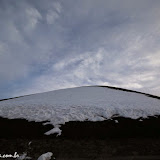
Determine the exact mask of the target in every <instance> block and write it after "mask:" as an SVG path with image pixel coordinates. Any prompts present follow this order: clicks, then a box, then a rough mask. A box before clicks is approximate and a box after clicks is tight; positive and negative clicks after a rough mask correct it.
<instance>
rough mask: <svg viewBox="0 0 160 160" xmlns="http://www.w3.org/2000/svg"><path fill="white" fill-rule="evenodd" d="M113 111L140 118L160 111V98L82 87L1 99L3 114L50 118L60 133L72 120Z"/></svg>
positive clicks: (101, 116)
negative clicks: (62, 127)
mask: <svg viewBox="0 0 160 160" xmlns="http://www.w3.org/2000/svg"><path fill="white" fill-rule="evenodd" d="M114 115H119V116H122V117H130V118H132V119H137V118H140V117H143V118H147V117H148V116H154V115H160V100H158V99H155V98H151V97H148V96H145V95H143V94H139V93H134V92H126V91H122V90H115V89H111V88H107V87H96V86H95V87H94V86H93V87H91V86H90V87H79V88H70V89H62V90H56V91H51V92H45V93H39V94H35V95H29V96H24V97H20V98H16V99H10V100H5V101H1V102H0V116H1V117H5V118H9V119H15V118H24V119H27V120H28V121H36V122H42V121H47V120H48V121H49V122H47V124H48V123H49V124H52V125H53V126H54V128H53V129H52V130H50V131H48V132H46V133H45V134H47V135H48V134H52V133H58V134H59V135H60V134H61V130H60V129H59V127H60V125H61V124H65V122H69V121H86V120H88V121H103V120H105V119H110V118H112V117H113V116H114Z"/></svg>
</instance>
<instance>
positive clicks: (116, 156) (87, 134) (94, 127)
mask: <svg viewBox="0 0 160 160" xmlns="http://www.w3.org/2000/svg"><path fill="white" fill-rule="evenodd" d="M115 120H117V121H118V123H115ZM117 121H116V122H117ZM0 127H1V130H0V153H1V154H3V153H14V152H18V153H19V154H20V153H23V152H27V154H28V156H30V157H32V158H33V159H34V160H36V159H37V158H38V156H39V155H41V154H43V153H45V152H48V151H51V152H53V153H54V157H55V158H56V159H57V160H58V159H59V160H92V159H97V160H103V159H107V160H121V159H124V160H142V159H143V160H147V159H150V160H154V159H155V160H157V159H159V160H160V117H150V118H148V119H145V120H143V121H139V120H132V119H129V118H122V117H115V118H113V120H106V121H103V122H88V121H86V122H69V123H66V124H65V125H63V126H62V127H61V129H62V135H61V136H60V137H56V135H51V136H45V135H44V134H43V133H45V132H46V131H48V130H50V129H52V128H53V127H52V126H51V125H46V126H44V125H42V123H36V122H28V121H27V120H20V119H14V120H8V119H5V118H0ZM29 142H31V144H30V145H29Z"/></svg>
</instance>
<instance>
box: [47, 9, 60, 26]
mask: <svg viewBox="0 0 160 160" xmlns="http://www.w3.org/2000/svg"><path fill="white" fill-rule="evenodd" d="M58 17H59V15H58V13H56V12H55V11H53V10H49V11H48V13H47V16H46V20H47V23H48V24H53V23H54V22H55V20H56V19H58Z"/></svg>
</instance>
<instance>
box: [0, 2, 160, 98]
mask: <svg viewBox="0 0 160 160" xmlns="http://www.w3.org/2000/svg"><path fill="white" fill-rule="evenodd" d="M159 17H160V1H159V0H154V1H152V0H140V1H139V0H134V1H133V0H119V1H117V0H21V1H19V0H0V99H2V98H8V97H14V96H20V95H26V94H33V93H39V92H46V91H51V90H56V89H62V88H71V87H77V86H78V87H79V86H88V85H109V86H115V87H121V88H126V89H132V90H136V91H141V92H146V93H150V94H154V95H158V96H160V18H159Z"/></svg>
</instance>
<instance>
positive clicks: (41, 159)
mask: <svg viewBox="0 0 160 160" xmlns="http://www.w3.org/2000/svg"><path fill="white" fill-rule="evenodd" d="M52 155H53V153H52V152H47V153H44V154H42V155H41V156H40V157H39V158H38V159H37V160H50V159H51V157H52Z"/></svg>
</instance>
